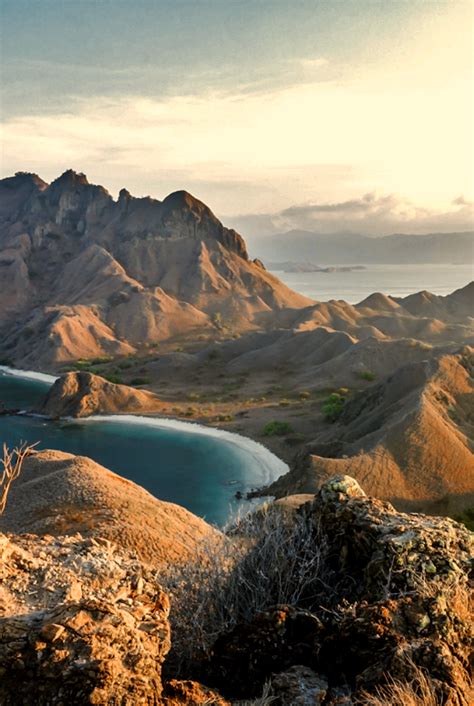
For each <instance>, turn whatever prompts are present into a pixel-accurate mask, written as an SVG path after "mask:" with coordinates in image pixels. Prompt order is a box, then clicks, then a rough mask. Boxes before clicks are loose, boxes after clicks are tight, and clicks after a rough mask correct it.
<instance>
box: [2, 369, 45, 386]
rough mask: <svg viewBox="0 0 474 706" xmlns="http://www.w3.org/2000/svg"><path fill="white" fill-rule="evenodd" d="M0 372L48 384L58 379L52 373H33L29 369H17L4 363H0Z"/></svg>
mask: <svg viewBox="0 0 474 706" xmlns="http://www.w3.org/2000/svg"><path fill="white" fill-rule="evenodd" d="M0 372H2V373H5V375H13V376H14V377H17V378H25V379H26V380H37V381H38V382H45V383H49V384H50V385H52V384H53V382H55V381H56V380H57V379H58V378H57V377H55V376H54V375H47V373H33V372H32V371H31V370H17V369H16V368H9V367H8V366H6V365H0Z"/></svg>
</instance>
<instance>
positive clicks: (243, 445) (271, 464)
mask: <svg viewBox="0 0 474 706" xmlns="http://www.w3.org/2000/svg"><path fill="white" fill-rule="evenodd" d="M2 372H3V373H4V374H5V375H10V376H12V377H18V378H22V379H25V380H32V381H35V380H36V381H38V382H42V383H49V384H53V383H54V382H55V381H56V380H57V379H58V378H57V377H56V376H53V375H49V374H47V373H40V372H35V371H30V370H19V369H16V368H10V367H7V366H3V365H2V366H0V373H2ZM10 414H12V416H21V417H24V416H35V417H37V416H38V414H34V413H33V414H31V415H29V414H28V413H25V412H24V411H23V410H21V411H16V410H12V411H11V412H10ZM45 418H46V419H48V420H49V421H53V420H52V419H51V418H49V417H45ZM57 421H68V422H74V423H75V424H86V423H88V422H92V423H94V422H111V423H113V424H132V425H136V426H142V427H155V428H158V429H159V428H161V429H170V430H175V431H178V432H179V431H181V432H183V433H187V434H196V435H201V436H208V437H213V438H217V439H222V440H223V441H226V442H227V443H230V444H233V445H234V446H236V447H237V448H239V449H241V450H243V451H244V452H246V453H249V454H250V455H252V456H253V457H254V458H255V459H256V460H257V461H258V463H259V465H260V466H261V468H262V469H263V470H264V475H265V480H264V482H263V484H262V485H261V486H260V488H265V487H267V486H268V485H270V484H271V483H273V482H274V481H275V480H277V479H278V478H280V477H281V476H282V475H284V474H286V473H288V471H289V470H290V469H289V466H288V464H287V463H285V461H283V460H282V459H281V458H279V457H278V456H277V455H276V454H274V453H273V452H272V451H270V449H268V448H267V447H266V446H264V445H263V444H261V443H260V442H258V441H256V440H254V439H252V438H250V437H248V436H244V435H243V434H239V433H237V432H233V431H229V430H227V429H221V428H219V427H214V426H211V425H208V424H203V423H200V422H191V421H184V420H182V419H180V418H178V417H172V416H166V417H160V416H156V415H153V414H150V415H136V414H130V413H127V412H123V413H119V414H104V415H102V414H97V415H91V416H90V417H61V418H60V419H59V420H57ZM260 488H255V489H252V490H251V491H249V492H255V491H258V490H260Z"/></svg>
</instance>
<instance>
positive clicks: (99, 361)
mask: <svg viewBox="0 0 474 706" xmlns="http://www.w3.org/2000/svg"><path fill="white" fill-rule="evenodd" d="M111 360H113V358H112V356H110V355H102V356H99V357H97V358H92V360H91V361H90V364H91V365H105V363H110V361H111Z"/></svg>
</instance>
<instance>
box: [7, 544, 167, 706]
mask: <svg viewBox="0 0 474 706" xmlns="http://www.w3.org/2000/svg"><path fill="white" fill-rule="evenodd" d="M0 552H1V562H0V579H1V580H0V584H1V586H2V588H1V593H0V635H1V639H0V673H1V680H0V702H1V703H2V704H4V706H30V705H31V704H33V703H34V704H36V705H37V706H49V705H50V704H58V705H59V704H61V703H62V704H110V705H113V704H116V705H117V706H118V705H119V704H120V705H121V706H132V705H135V704H138V703H140V704H144V705H145V704H148V705H150V706H151V705H153V706H155V705H157V704H161V703H163V701H162V692H163V688H162V682H161V666H162V663H163V661H164V659H165V656H166V654H167V652H168V650H169V646H170V628H169V623H168V613H169V601H168V598H167V597H166V595H165V594H164V593H163V592H162V591H161V589H160V588H159V586H158V585H157V584H156V581H155V576H154V573H153V571H151V570H149V569H146V568H145V567H143V566H141V565H140V564H138V563H137V562H136V560H134V559H133V558H132V557H130V556H129V555H127V554H126V553H125V552H123V551H118V550H117V548H116V547H114V546H113V545H112V544H110V543H109V542H108V541H107V540H105V541H101V540H100V539H99V538H98V539H84V538H83V537H81V536H80V535H74V536H71V537H62V538H61V539H57V538H52V537H44V538H38V537H32V536H29V535H23V536H16V537H13V536H10V537H8V536H5V535H0Z"/></svg>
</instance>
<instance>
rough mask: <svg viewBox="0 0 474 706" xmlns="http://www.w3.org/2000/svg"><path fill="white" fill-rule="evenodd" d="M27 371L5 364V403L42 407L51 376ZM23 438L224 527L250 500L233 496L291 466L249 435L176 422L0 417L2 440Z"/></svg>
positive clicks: (0, 393)
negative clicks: (86, 462) (103, 469)
mask: <svg viewBox="0 0 474 706" xmlns="http://www.w3.org/2000/svg"><path fill="white" fill-rule="evenodd" d="M28 375H29V377H24V376H23V374H22V373H20V372H19V373H15V374H11V373H10V371H6V370H5V369H0V402H2V403H3V405H4V406H5V407H7V408H15V409H32V408H35V407H38V405H39V404H40V402H41V400H42V399H43V397H44V395H45V394H46V392H47V390H48V388H49V386H50V385H51V383H52V380H53V379H51V378H48V376H44V377H42V378H41V376H38V377H40V379H38V378H37V376H36V375H35V374H28ZM22 441H25V442H28V443H35V442H39V444H38V447H37V448H38V449H42V448H43V449H46V448H50V449H57V450H60V451H66V452H69V453H73V454H77V455H81V456H88V457H89V458H92V459H93V460H94V461H96V462H97V463H100V464H102V465H104V466H106V467H107V468H110V469H111V470H113V471H115V472H116V473H118V474H119V475H121V476H123V477H124V478H128V479H129V480H132V481H134V482H135V483H138V484H139V485H141V486H143V487H144V488H146V490H148V491H149V492H150V493H151V494H152V495H154V496H155V497H157V498H159V499H160V500H167V501H170V502H174V503H177V504H178V505H182V506H183V507H185V508H187V509H188V510H190V511H191V512H193V513H194V514H196V515H199V516H200V517H203V518H205V519H206V520H207V521H208V522H212V523H215V524H218V525H220V526H222V525H224V524H225V523H226V522H227V521H228V520H229V519H230V518H231V517H232V516H233V515H235V514H236V513H237V512H238V511H239V510H241V509H247V508H248V507H249V505H250V503H248V502H247V501H238V500H236V499H235V493H236V492H237V491H240V492H241V493H242V494H245V493H246V492H247V491H249V490H250V489H251V488H254V487H259V486H262V485H266V484H267V483H269V482H271V481H272V480H274V479H275V478H277V477H278V476H280V475H281V474H282V473H285V472H286V471H287V470H288V467H287V466H286V464H285V463H284V462H283V461H281V460H280V459H278V458H277V457H276V456H274V455H273V454H272V453H271V452H270V451H268V450H267V449H266V448H265V447H263V446H262V445H261V444H258V443H256V442H254V441H252V440H251V439H247V438H245V437H242V436H239V435H238V434H232V433H230V432H226V431H223V430H220V429H212V428H208V427H204V426H201V425H198V424H192V423H188V422H180V421H175V420H171V419H159V418H150V417H133V416H104V417H90V418H88V419H81V420H75V419H74V420H66V419H65V420H61V421H50V420H46V419H44V418H41V417H30V416H0V443H2V444H3V443H6V444H8V445H9V446H13V445H16V444H19V443H20V442H22Z"/></svg>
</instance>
